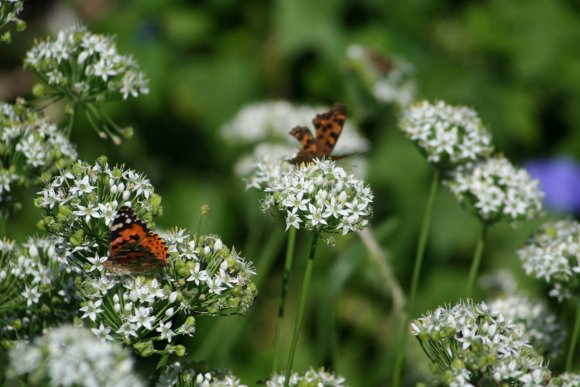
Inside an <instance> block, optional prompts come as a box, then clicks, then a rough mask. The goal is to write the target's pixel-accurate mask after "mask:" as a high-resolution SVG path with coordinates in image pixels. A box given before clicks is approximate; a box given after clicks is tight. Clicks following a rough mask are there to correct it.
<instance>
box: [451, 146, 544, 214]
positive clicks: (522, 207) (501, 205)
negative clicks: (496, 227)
mask: <svg viewBox="0 0 580 387" xmlns="http://www.w3.org/2000/svg"><path fill="white" fill-rule="evenodd" d="M443 184H444V185H445V186H446V187H447V188H449V191H450V192H451V193H452V194H453V196H455V198H456V199H457V200H458V201H459V202H460V203H461V204H463V205H465V206H467V207H470V208H471V209H473V210H474V211H475V212H476V213H477V215H478V216H479V217H480V218H481V219H482V220H483V221H485V222H487V223H494V222H498V221H502V220H507V221H510V222H516V221H520V220H531V219H534V218H535V217H537V216H539V215H540V214H541V213H542V198H543V196H544V194H543V192H542V191H541V190H540V188H539V182H538V181H537V180H534V179H532V178H531V177H530V175H529V174H528V173H527V171H526V170H525V169H521V168H516V167H514V166H513V165H512V164H511V163H510V162H509V161H508V160H507V159H506V158H504V157H501V156H497V157H492V158H489V159H486V160H484V161H481V162H478V163H468V164H465V165H460V166H459V167H457V168H455V169H454V170H453V171H450V173H449V175H448V176H447V177H446V178H445V180H444V181H443Z"/></svg>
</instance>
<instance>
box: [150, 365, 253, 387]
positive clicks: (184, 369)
mask: <svg viewBox="0 0 580 387" xmlns="http://www.w3.org/2000/svg"><path fill="white" fill-rule="evenodd" d="M200 368H202V369H203V368H204V367H199V365H198V364H197V363H192V362H175V363H173V364H170V365H168V366H166V367H165V368H164V369H163V370H162V371H161V375H160V376H159V379H158V380H157V383H156V384H155V386H156V387H166V386H177V385H188V386H192V387H248V386H246V385H245V384H242V383H241V382H240V380H239V379H238V378H237V377H235V376H234V375H232V374H231V372H229V371H200V370H198V369H200Z"/></svg>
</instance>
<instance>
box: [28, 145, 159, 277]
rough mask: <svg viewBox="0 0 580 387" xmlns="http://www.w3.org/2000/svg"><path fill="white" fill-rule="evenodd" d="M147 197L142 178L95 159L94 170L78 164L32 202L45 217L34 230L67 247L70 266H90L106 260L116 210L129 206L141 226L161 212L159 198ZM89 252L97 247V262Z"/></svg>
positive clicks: (146, 184)
mask: <svg viewBox="0 0 580 387" xmlns="http://www.w3.org/2000/svg"><path fill="white" fill-rule="evenodd" d="M153 192H154V190H153V186H152V185H151V183H150V182H149V180H148V179H147V178H145V177H144V176H143V175H142V174H140V173H138V172H135V171H134V170H131V169H125V168H124V167H123V166H116V167H109V166H108V164H107V162H106V158H104V157H101V158H99V159H98V160H97V162H96V163H95V164H94V165H90V164H88V163H86V162H83V161H79V162H77V163H75V164H74V165H73V166H72V167H71V168H70V169H68V170H63V171H61V174H60V175H58V176H56V177H54V178H53V179H52V180H50V181H49V182H48V183H47V184H46V186H45V188H44V189H43V190H42V191H40V192H39V197H38V198H37V199H36V201H35V202H36V205H37V206H38V207H40V208H42V209H44V210H45V211H46V213H47V215H48V216H46V217H45V218H44V219H43V220H42V221H41V223H40V226H41V227H43V228H45V229H46V230H47V231H48V232H49V233H51V234H53V235H55V236H57V237H59V238H60V239H62V241H63V242H64V243H66V244H68V245H69V246H67V247H66V249H67V250H69V251H70V250H72V251H71V253H72V254H73V256H74V257H75V258H76V259H77V262H75V263H77V264H79V263H83V262H79V261H78V259H81V261H86V260H87V259H91V260H93V261H89V263H90V264H91V265H92V264H93V263H94V260H95V259H97V258H98V256H104V255H106V251H108V241H109V233H110V226H111V223H112V222H113V218H114V216H115V213H116V211H117V210H118V209H119V208H120V207H121V206H122V205H124V204H126V203H128V202H130V203H131V206H132V207H133V209H134V210H135V211H136V212H137V213H138V216H139V218H140V219H143V221H144V222H145V223H151V221H152V218H153V216H154V215H157V214H159V213H160V212H161V208H160V205H159V203H160V202H161V198H160V197H159V196H158V195H156V194H154V193H153ZM70 245H72V247H71V246H70ZM95 246H98V247H100V249H98V255H97V257H95ZM70 258H72V256H71V257H70ZM85 269H87V268H85ZM87 270H88V269H87Z"/></svg>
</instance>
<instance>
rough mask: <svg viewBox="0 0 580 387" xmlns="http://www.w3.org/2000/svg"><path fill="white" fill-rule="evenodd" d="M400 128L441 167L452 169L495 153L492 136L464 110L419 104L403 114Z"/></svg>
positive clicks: (468, 111) (473, 112) (446, 106)
mask: <svg viewBox="0 0 580 387" xmlns="http://www.w3.org/2000/svg"><path fill="white" fill-rule="evenodd" d="M399 126H400V128H401V130H402V131H403V132H404V133H405V135H406V136H407V137H408V138H409V139H410V140H411V141H413V142H414V143H415V145H417V147H418V148H419V149H420V150H421V152H423V153H424V154H425V155H426V157H427V159H428V160H429V161H430V162H432V163H433V164H435V165H437V166H438V167H444V168H447V167H453V166H455V165H458V164H461V163H465V162H469V161H475V160H477V159H480V158H485V157H488V156H490V155H491V154H492V152H493V144H492V140H491V134H490V133H489V131H488V130H487V129H486V128H485V127H484V126H483V124H482V123H481V120H480V119H479V117H478V115H477V113H476V112H475V111H474V110H472V109H470V108H468V107H465V106H451V105H447V104H446V103H445V102H443V101H438V102H436V103H435V104H431V103H429V102H427V101H422V102H418V103H416V104H414V105H412V106H410V107H409V108H407V109H406V110H405V111H404V112H403V116H402V118H401V121H400V125H399Z"/></svg>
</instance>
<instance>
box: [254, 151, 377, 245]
mask: <svg viewBox="0 0 580 387" xmlns="http://www.w3.org/2000/svg"><path fill="white" fill-rule="evenodd" d="M265 192H266V198H265V200H264V203H263V204H264V207H265V208H264V209H265V210H268V209H269V207H271V206H275V207H277V208H278V210H280V211H281V212H282V214H283V215H284V217H285V219H286V228H287V229H288V228H289V227H295V228H299V227H300V226H301V225H302V226H303V227H304V228H306V229H307V230H317V231H319V232H329V233H342V234H346V233H348V232H350V231H358V230H361V229H363V228H364V227H366V225H367V223H368V219H369V218H370V216H371V214H372V208H371V203H372V200H373V195H372V193H371V191H370V189H369V188H368V187H366V186H365V185H364V183H363V182H362V181H361V180H359V179H358V178H356V177H355V176H353V175H350V174H348V173H347V172H346V171H345V170H344V169H342V168H340V167H337V166H336V165H335V164H334V162H333V161H329V160H315V161H314V162H312V163H308V164H304V165H302V166H300V167H297V168H294V169H292V170H290V171H289V172H288V173H286V174H284V175H283V176H282V177H281V178H279V179H277V180H276V181H274V182H272V183H271V185H270V186H269V187H268V188H266V190H265Z"/></svg>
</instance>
